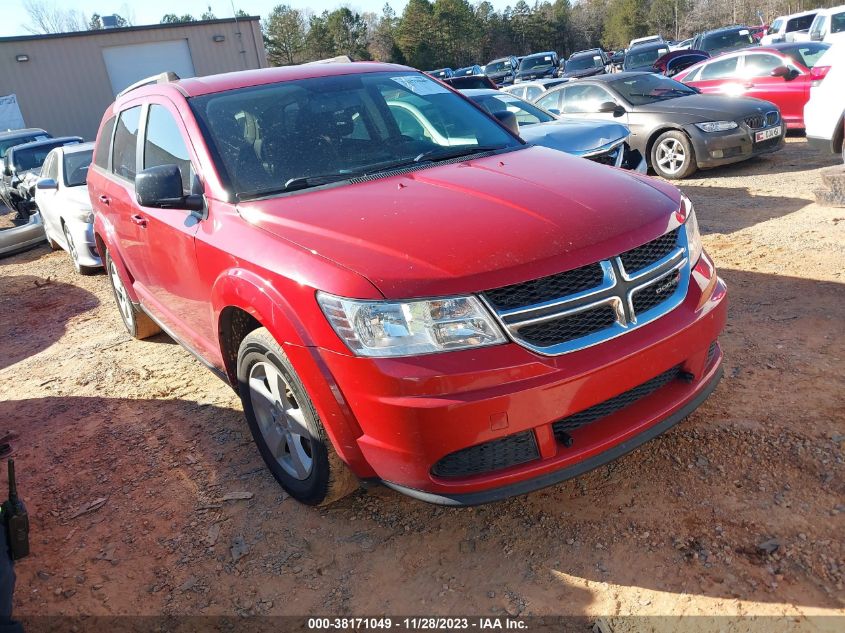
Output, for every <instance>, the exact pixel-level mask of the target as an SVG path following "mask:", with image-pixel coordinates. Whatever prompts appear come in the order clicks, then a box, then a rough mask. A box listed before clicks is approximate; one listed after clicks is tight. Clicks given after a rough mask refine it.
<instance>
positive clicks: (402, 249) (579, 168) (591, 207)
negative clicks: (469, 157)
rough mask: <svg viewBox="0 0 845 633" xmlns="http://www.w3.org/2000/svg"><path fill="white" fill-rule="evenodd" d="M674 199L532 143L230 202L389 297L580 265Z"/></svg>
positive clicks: (665, 219) (476, 287)
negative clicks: (496, 152) (386, 174)
mask: <svg viewBox="0 0 845 633" xmlns="http://www.w3.org/2000/svg"><path fill="white" fill-rule="evenodd" d="M679 203H680V193H679V192H678V190H677V189H675V188H674V187H671V186H670V185H666V184H664V183H659V182H657V181H652V180H651V179H650V178H647V177H641V176H632V175H631V174H629V173H628V172H624V171H622V170H618V169H613V168H609V167H604V166H601V165H598V164H596V163H593V162H591V161H588V160H585V159H582V158H575V157H572V156H568V155H566V154H563V153H561V152H557V151H554V150H550V149H546V148H542V147H532V148H529V149H523V150H519V151H515V152H511V153H506V154H503V155H500V156H493V157H489V158H482V159H479V160H473V161H468V162H463V163H456V164H451V165H442V166H438V167H433V168H429V169H421V170H418V171H415V172H411V173H410V174H407V175H403V176H393V177H389V178H381V179H378V180H374V181H371V182H364V183H359V184H354V185H345V186H340V187H333V188H328V189H323V190H318V191H310V192H302V193H297V194H293V195H288V196H282V197H278V198H271V199H267V200H261V201H255V202H249V203H244V204H241V205H240V206H239V211H240V212H241V214H242V216H243V217H244V218H245V219H246V220H247V221H249V222H252V223H253V224H255V225H256V226H258V227H260V228H262V229H264V230H267V231H269V232H271V233H273V234H275V235H278V236H279V237H282V238H285V239H287V240H290V241H292V242H294V243H296V244H299V245H301V246H303V247H304V248H307V249H309V250H311V251H313V252H315V254H319V255H322V256H323V257H327V258H329V259H331V260H333V261H335V262H337V263H338V264H340V265H342V266H344V267H346V268H349V269H351V270H354V271H356V272H357V273H359V274H360V275H362V276H364V277H366V278H367V279H369V280H370V281H371V282H372V283H373V284H374V285H375V286H376V287H377V288H378V289H379V290H380V291H381V292H382V293H383V294H384V296H385V297H387V298H394V299H397V298H410V297H426V296H438V295H448V294H462V293H468V292H477V291H480V290H485V289H489V288H495V287H499V286H503V285H507V284H511V283H516V282H519V281H525V280H528V279H534V278H537V277H542V276H545V275H550V274H553V273H557V272H562V271H564V270H569V269H572V268H577V267H578V266H583V265H584V264H588V263H591V262H594V261H597V260H599V259H602V258H605V257H608V256H611V255H614V254H618V253H620V252H622V251H625V250H627V249H629V248H632V247H634V246H638V245H640V244H643V243H645V242H647V241H649V240H650V239H653V238H654V237H657V236H658V235H661V234H662V233H664V232H665V231H666V230H667V227H668V226H669V225H670V222H671V216H672V214H673V213H674V212H675V211H677V209H678V206H679Z"/></svg>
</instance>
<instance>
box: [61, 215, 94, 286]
mask: <svg viewBox="0 0 845 633" xmlns="http://www.w3.org/2000/svg"><path fill="white" fill-rule="evenodd" d="M62 231H63V232H64V234H65V244H67V250H68V254H69V255H70V259H71V261H72V262H73V268H74V269H75V270H76V272H77V273H78V274H80V275H91V274H93V272H94V271H93V269H91V268H89V267H88V266H83V265H82V264H80V263H79V251H77V250H76V244H75V243H74V241H73V236H72V235H71V234H70V231H69V230H68V228H67V224H65V223H64V222H62Z"/></svg>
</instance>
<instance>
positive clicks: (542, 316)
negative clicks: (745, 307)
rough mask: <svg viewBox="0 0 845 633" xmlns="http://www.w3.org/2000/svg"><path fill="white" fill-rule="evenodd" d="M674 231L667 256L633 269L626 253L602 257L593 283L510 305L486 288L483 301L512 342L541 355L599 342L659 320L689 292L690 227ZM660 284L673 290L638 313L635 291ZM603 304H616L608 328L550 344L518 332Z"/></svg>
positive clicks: (552, 354) (579, 348)
mask: <svg viewBox="0 0 845 633" xmlns="http://www.w3.org/2000/svg"><path fill="white" fill-rule="evenodd" d="M672 230H673V231H675V230H677V240H676V243H675V248H674V249H672V250H671V251H670V252H669V253H668V254H667V255H665V256H664V257H662V258H660V259H658V260H657V261H655V262H653V263H651V264H649V265H648V266H645V267H643V268H641V269H639V270H637V271H635V272H633V273H630V274H629V273H628V272H627V271H626V270H625V265H624V264H623V263H622V255H624V253H622V254H620V255H617V256H616V257H613V258H611V259H606V260H602V261H600V262H599V265H600V266H601V269H602V272H603V279H602V282H601V283H600V284H598V285H597V286H595V287H593V288H590V289H587V290H584V291H581V292H577V293H574V294H571V295H567V296H563V297H558V298H555V299H552V300H549V301H544V302H542V303H537V304H533V305H526V306H520V307H518V308H511V309H506V310H501V309H500V310H497V309H496V308H495V307H493V305H492V304H491V303H490V302H489V301H488V300H487V298H486V297H485V296H484V293H482V294H481V295H480V297H481V300H482V301H484V303H485V304H486V306H487V307H488V308H489V309H490V311H491V312H492V313H493V314H494V315H495V317H496V319H497V320H498V322H499V324H500V325H501V326H502V328H503V330H504V331H505V334H506V335H507V336H508V337H509V338H510V339H511V340H512V341H513V342H515V343H517V344H519V345H521V346H523V347H525V348H527V349H529V350H531V351H533V352H536V353H538V354H542V355H545V356H559V355H561V354H568V353H570V352H575V351H578V350H581V349H585V348H587V347H592V346H593V345H598V344H599V343H603V342H605V341H608V340H610V339H613V338H616V337H617V336H621V335H623V334H626V333H627V332H630V331H632V330H634V329H636V328H638V327H641V326H643V325H645V324H647V323H651V322H652V321H654V320H656V319H659V318H660V317H662V316H663V315H665V314H667V313H668V312H671V311H672V310H674V309H675V308H677V307H678V306H679V305H680V304H681V303H682V302H683V300H684V297H686V296H687V291H688V289H689V279H690V261H689V257H688V253H689V248H688V244H687V237H686V231H685V230H684V227H683V226H682V225H681V226H676V227H674V228H673V229H672ZM658 239H659V238H658ZM640 248H641V247H640ZM631 250H634V249H631ZM661 287H666V288H668V289H669V290H671V292H670V293H668V294H667V295H666V296H665V297H664V298H663V299H662V300H661V301H660V302H659V303H656V304H654V305H652V307H650V308H648V309H647V310H645V311H644V312H641V313H637V312H636V311H635V309H634V298H635V297H636V295H637V293H639V292H643V291H646V290H653V291H655V292H656V291H657V289H660V288H661ZM601 306H610V307H611V308H612V309H613V311H614V313H615V315H616V320H615V322H614V323H613V324H612V325H610V326H609V327H606V328H603V329H600V330H598V331H595V332H590V333H588V334H586V335H585V336H579V337H578V338H573V339H571V340H566V341H562V342H559V343H556V344H551V345H547V346H539V345H534V344H532V343H530V342H529V341H527V340H526V339H525V338H524V337H522V336H520V330H521V329H522V328H525V327H526V326H529V325H532V326H533V325H537V324H540V323H545V322H550V321H555V320H558V319H562V318H566V317H568V316H572V315H576V314H578V313H580V312H585V311H589V310H594V309H596V308H598V307H601Z"/></svg>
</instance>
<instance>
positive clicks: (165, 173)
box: [135, 165, 205, 211]
mask: <svg viewBox="0 0 845 633" xmlns="http://www.w3.org/2000/svg"><path fill="white" fill-rule="evenodd" d="M135 197H136V199H137V200H138V204H140V205H141V206H142V207H154V208H158V209H185V210H187V211H202V210H203V208H204V204H205V203H204V202H203V199H202V196H199V195H190V196H186V195H184V194H183V193H182V172H181V171H180V170H179V167H178V166H177V165H159V166H157V167H149V168H148V169H145V170H143V171H142V172H140V173H139V174H138V175H136V176H135Z"/></svg>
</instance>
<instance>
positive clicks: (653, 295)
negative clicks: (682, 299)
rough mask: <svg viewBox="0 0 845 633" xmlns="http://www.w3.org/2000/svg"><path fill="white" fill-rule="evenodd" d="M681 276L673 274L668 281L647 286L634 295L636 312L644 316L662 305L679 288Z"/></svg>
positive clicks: (664, 280)
mask: <svg viewBox="0 0 845 633" xmlns="http://www.w3.org/2000/svg"><path fill="white" fill-rule="evenodd" d="M680 280H681V275H680V273H678V272H677V271H676V272H674V273H672V274H671V275H670V276H669V277H667V278H666V279H662V280H660V281H659V282H657V283H656V284H652V285H650V286H646V287H645V288H643V289H642V290H640V291H639V292H636V293H634V297H633V299H632V303H633V305H634V312H635V313H636V314H642V313H644V312H648V311H649V310H651V309H652V308H654V307H655V306H658V305H660V304H661V303H663V302H664V301H666V299H667V298H669V297H670V296H671V295H672V293H674V292H675V290H676V289H677V288H678V284H679V283H680Z"/></svg>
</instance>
